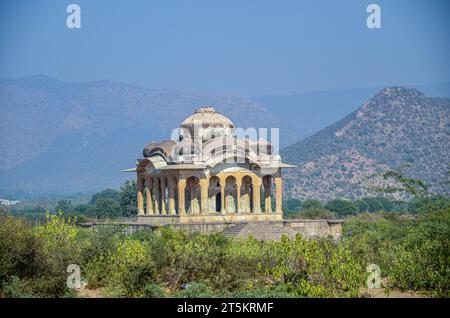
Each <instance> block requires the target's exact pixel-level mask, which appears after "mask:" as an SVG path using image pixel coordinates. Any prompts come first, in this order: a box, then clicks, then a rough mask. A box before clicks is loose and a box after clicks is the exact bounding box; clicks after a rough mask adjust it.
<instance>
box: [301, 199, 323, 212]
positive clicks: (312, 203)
mask: <svg viewBox="0 0 450 318" xmlns="http://www.w3.org/2000/svg"><path fill="white" fill-rule="evenodd" d="M311 208H323V205H322V203H321V202H320V201H319V200H312V199H307V200H305V201H303V203H302V210H306V209H311Z"/></svg>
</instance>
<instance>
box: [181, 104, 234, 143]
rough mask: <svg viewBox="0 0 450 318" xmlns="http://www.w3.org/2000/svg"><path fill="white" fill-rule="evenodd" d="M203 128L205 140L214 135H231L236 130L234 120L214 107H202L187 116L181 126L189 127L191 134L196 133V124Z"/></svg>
mask: <svg viewBox="0 0 450 318" xmlns="http://www.w3.org/2000/svg"><path fill="white" fill-rule="evenodd" d="M195 125H198V127H201V128H202V132H201V133H202V137H203V140H208V139H211V138H214V137H218V136H223V135H231V134H232V133H233V130H234V124H233V122H232V121H231V120H230V119H229V118H228V117H226V116H224V115H222V114H221V113H219V112H218V111H216V110H215V108H214V107H210V106H207V107H201V108H198V109H197V110H195V112H194V113H193V114H192V115H191V116H189V117H188V118H186V119H185V120H184V121H183V122H182V123H181V125H180V127H181V128H183V129H187V130H188V131H189V133H190V136H191V138H192V136H193V135H194V126H195Z"/></svg>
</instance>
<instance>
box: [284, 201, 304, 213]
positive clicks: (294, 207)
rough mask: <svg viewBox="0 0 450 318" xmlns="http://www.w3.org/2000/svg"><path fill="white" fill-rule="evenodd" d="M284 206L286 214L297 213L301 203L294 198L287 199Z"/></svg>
mask: <svg viewBox="0 0 450 318" xmlns="http://www.w3.org/2000/svg"><path fill="white" fill-rule="evenodd" d="M284 206H285V207H286V212H298V211H299V210H300V208H301V206H302V201H300V200H299V199H295V198H289V199H287V200H286V202H285V204H284Z"/></svg>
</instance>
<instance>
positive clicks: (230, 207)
mask: <svg viewBox="0 0 450 318" xmlns="http://www.w3.org/2000/svg"><path fill="white" fill-rule="evenodd" d="M225 210H226V212H227V213H235V212H236V178H235V177H233V176H229V177H228V178H227V179H226V180H225Z"/></svg>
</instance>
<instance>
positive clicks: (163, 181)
mask: <svg viewBox="0 0 450 318" xmlns="http://www.w3.org/2000/svg"><path fill="white" fill-rule="evenodd" d="M160 185H161V208H160V209H161V214H162V215H166V214H167V211H166V178H161V181H160Z"/></svg>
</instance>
